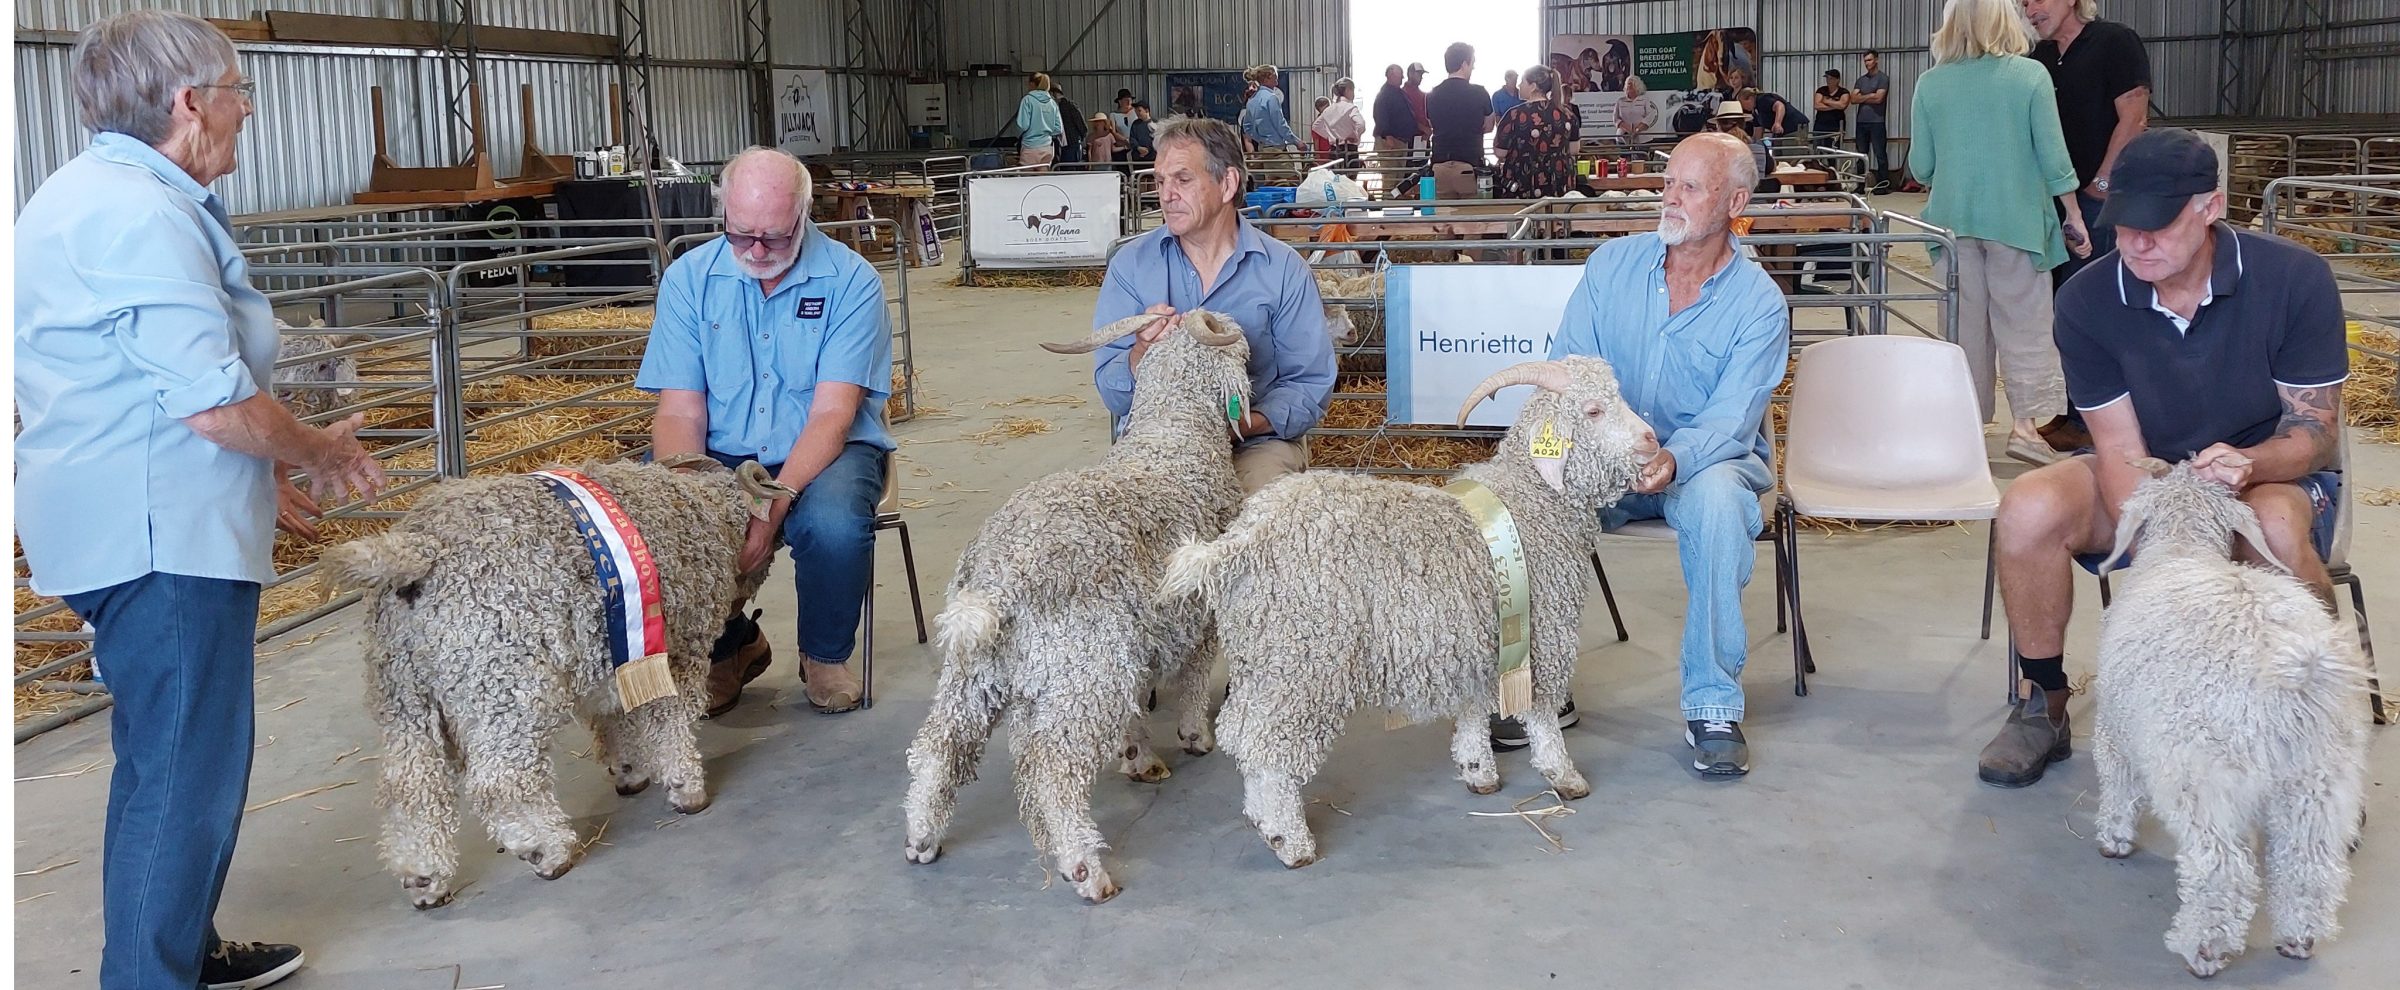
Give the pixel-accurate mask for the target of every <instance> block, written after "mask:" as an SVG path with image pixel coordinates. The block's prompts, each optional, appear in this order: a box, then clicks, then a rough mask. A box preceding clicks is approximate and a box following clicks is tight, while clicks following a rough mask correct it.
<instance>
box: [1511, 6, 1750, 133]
mask: <svg viewBox="0 0 2400 990" xmlns="http://www.w3.org/2000/svg"><path fill="white" fill-rule="evenodd" d="M1545 62H1546V64H1548V65H1549V66H1550V67H1551V68H1552V69H1555V70H1557V71H1558V75H1559V78H1560V79H1561V80H1563V81H1564V82H1565V84H1566V87H1567V92H1568V94H1569V98H1570V99H1572V100H1573V101H1574V103H1575V108H1576V109H1577V110H1578V111H1580V112H1581V113H1582V114H1583V135H1582V136H1583V138H1584V140H1587V141H1589V140H1597V139H1601V138H1621V139H1624V140H1628V141H1641V140H1647V139H1650V138H1655V137H1665V136H1668V135H1679V136H1680V135H1688V134H1696V133H1699V132H1700V131H1702V130H1704V129H1706V128H1707V127H1708V117H1709V115H1710V114H1712V113H1715V112H1716V109H1717V102H1718V101H1719V100H1723V99H1727V98H1730V97H1731V96H1733V93H1734V91H1735V90H1738V89H1741V88H1742V87H1744V86H1756V85H1758V78H1759V76H1758V64H1759V62H1758V32H1757V31H1754V30H1751V29H1750V28H1715V29H1712V30H1707V31H1680V32H1676V33H1673V34H1560V35H1552V36H1551V38H1550V44H1549V52H1548V54H1547V56H1546V59H1545Z"/></svg>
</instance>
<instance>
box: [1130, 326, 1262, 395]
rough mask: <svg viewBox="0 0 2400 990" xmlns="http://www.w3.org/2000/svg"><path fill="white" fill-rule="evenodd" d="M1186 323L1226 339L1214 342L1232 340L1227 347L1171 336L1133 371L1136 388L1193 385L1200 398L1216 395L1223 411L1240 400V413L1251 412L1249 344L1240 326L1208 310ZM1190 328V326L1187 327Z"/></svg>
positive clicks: (1186, 335) (1179, 334)
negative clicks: (1167, 383) (1157, 384)
mask: <svg viewBox="0 0 2400 990" xmlns="http://www.w3.org/2000/svg"><path fill="white" fill-rule="evenodd" d="M1185 319H1186V320H1187V321H1198V322H1199V323H1201V325H1202V327H1203V328H1204V332H1207V331H1213V332H1214V333H1216V334H1220V335H1223V336H1217V337H1214V338H1212V339H1216V340H1225V339H1226V338H1227V337H1230V338H1231V339H1230V340H1229V341H1228V342H1226V343H1204V342H1202V341H1201V340H1200V339H1199V338H1197V337H1194V336H1193V335H1192V334H1191V333H1189V332H1183V331H1177V332H1171V333H1169V334H1167V335H1166V336H1164V337H1161V338H1159V341H1158V343H1155V344H1152V345H1150V349H1149V350H1148V351H1146V352H1144V353H1143V355H1142V363H1141V365H1140V366H1139V367H1137V368H1136V369H1135V370H1134V382H1135V387H1136V388H1139V387H1140V383H1141V382H1143V381H1175V382H1191V383H1193V384H1194V385H1195V386H1197V389H1196V390H1197V391H1198V392H1199V394H1201V395H1204V396H1207V395H1213V396H1214V397H1215V401H1216V404H1217V406H1218V407H1220V408H1221V409H1231V408H1233V403H1234V402H1235V400H1237V399H1238V400H1239V401H1240V407H1239V408H1240V410H1241V411H1242V412H1245V413H1246V412H1249V411H1250V399H1251V395H1250V341H1249V339H1248V338H1246V337H1244V336H1243V335H1242V328H1241V327H1240V325H1238V324H1236V323H1234V322H1233V320H1232V319H1230V318H1228V317H1226V316H1224V315H1223V314H1219V313H1212V312H1207V311H1205V310H1204V311H1201V312H1197V313H1193V314H1190V315H1189V316H1187V317H1186V318H1185ZM1189 325H1190V324H1189V322H1187V323H1186V326H1189ZM1228 418H1230V417H1228Z"/></svg>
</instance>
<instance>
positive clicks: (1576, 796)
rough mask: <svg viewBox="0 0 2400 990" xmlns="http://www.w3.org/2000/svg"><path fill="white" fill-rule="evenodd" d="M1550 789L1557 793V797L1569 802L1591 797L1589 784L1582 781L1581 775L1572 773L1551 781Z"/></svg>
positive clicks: (1590, 785)
mask: <svg viewBox="0 0 2400 990" xmlns="http://www.w3.org/2000/svg"><path fill="white" fill-rule="evenodd" d="M1550 789H1551V790H1554V791H1557V792H1558V796H1559V797H1561V798H1564V799H1566V800H1569V801H1578V800H1581V799H1583V798H1587V797H1591V796H1592V784H1591V782H1590V781H1587V780H1585V779H1583V775H1582V774H1580V773H1575V772H1573V771H1569V772H1568V773H1566V774H1565V775H1564V776H1561V777H1559V778H1558V779H1557V780H1553V781H1551V782H1550Z"/></svg>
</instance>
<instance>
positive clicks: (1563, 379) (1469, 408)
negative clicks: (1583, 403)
mask: <svg viewBox="0 0 2400 990" xmlns="http://www.w3.org/2000/svg"><path fill="white" fill-rule="evenodd" d="M1572 384H1573V380H1572V379H1571V378H1570V377H1569V376H1568V374H1567V366H1566V365H1563V364H1560V363H1558V362H1556V361H1527V362H1525V363H1523V364H1512V365H1509V366H1508V367H1505V368H1502V369H1500V370H1499V371H1496V372H1493V373H1492V377H1490V378H1486V379H1484V380H1483V383H1482V384H1480V385H1477V386H1475V390H1474V391H1472V392H1468V393H1467V401H1466V404H1465V405H1462V406H1459V407H1458V425H1460V426H1465V425H1466V423H1467V415H1468V414H1469V413H1472V412H1474V411H1475V407H1476V406H1480V405H1482V404H1483V400H1485V399H1488V398H1491V397H1492V393H1494V392H1497V391H1500V390H1501V389H1504V388H1507V387H1509V386H1511V385H1531V386H1533V387H1535V388H1542V389H1548V390H1550V391H1552V392H1565V391H1566V390H1567V389H1568V387H1569V386H1570V385H1572Z"/></svg>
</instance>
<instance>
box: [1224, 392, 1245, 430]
mask: <svg viewBox="0 0 2400 990" xmlns="http://www.w3.org/2000/svg"><path fill="white" fill-rule="evenodd" d="M1225 421H1226V422H1228V423H1240V422H1241V421H1242V397H1241V395H1239V394H1237V393H1234V392H1227V393H1225Z"/></svg>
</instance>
